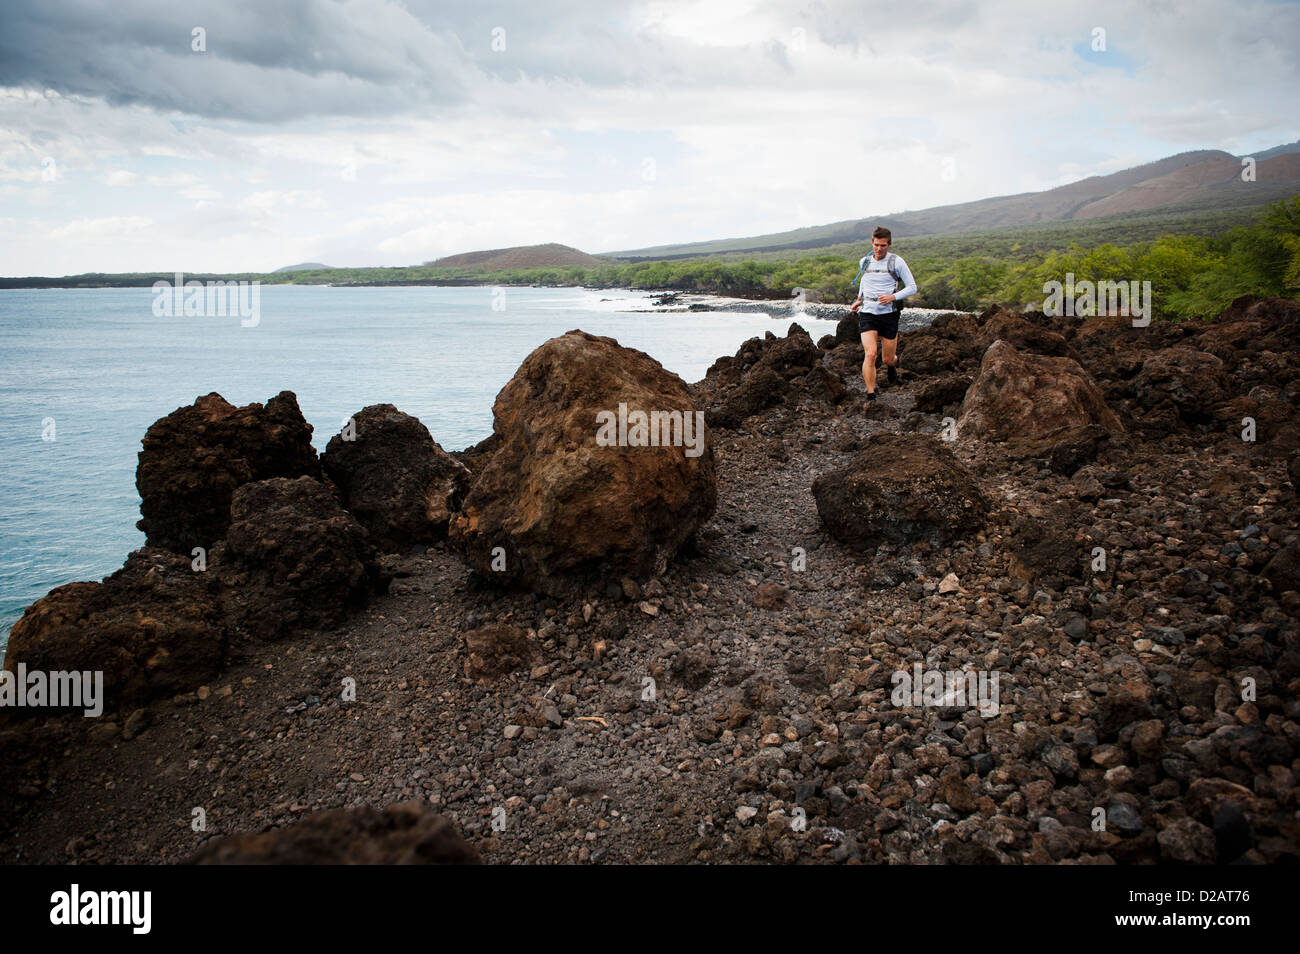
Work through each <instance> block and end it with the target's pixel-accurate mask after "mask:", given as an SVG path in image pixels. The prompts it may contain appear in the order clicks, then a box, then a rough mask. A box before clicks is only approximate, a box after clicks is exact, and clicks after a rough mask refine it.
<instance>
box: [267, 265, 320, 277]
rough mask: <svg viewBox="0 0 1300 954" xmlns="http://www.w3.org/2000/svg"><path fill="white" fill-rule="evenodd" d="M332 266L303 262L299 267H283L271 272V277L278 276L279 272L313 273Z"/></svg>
mask: <svg viewBox="0 0 1300 954" xmlns="http://www.w3.org/2000/svg"><path fill="white" fill-rule="evenodd" d="M333 267H334V266H333V265H322V264H321V263H320V262H303V263H301V264H300V265H285V266H283V267H282V268H277V269H276V270H275V271H273V272H271V274H272V275H278V274H280V273H281V272H313V271H320V270H322V269H327V268H333Z"/></svg>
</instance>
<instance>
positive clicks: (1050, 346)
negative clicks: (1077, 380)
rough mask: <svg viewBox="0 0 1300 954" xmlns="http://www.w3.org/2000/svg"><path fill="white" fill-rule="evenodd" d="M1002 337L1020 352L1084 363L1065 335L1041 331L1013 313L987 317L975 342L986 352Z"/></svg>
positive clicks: (1005, 312)
mask: <svg viewBox="0 0 1300 954" xmlns="http://www.w3.org/2000/svg"><path fill="white" fill-rule="evenodd" d="M999 338H1001V339H1002V340H1003V341H1009V342H1010V343H1011V344H1013V345H1015V346H1016V349H1017V350H1019V351H1032V352H1034V353H1035V354H1044V355H1050V356H1052V357H1058V358H1071V359H1073V360H1074V361H1081V360H1082V359H1081V358H1080V356H1079V353H1078V352H1077V351H1075V350H1074V349H1073V348H1071V347H1070V345H1069V343H1068V342H1067V341H1066V340H1065V337H1064V336H1063V335H1060V334H1057V333H1056V332H1055V331H1051V330H1049V329H1047V328H1041V327H1039V326H1038V325H1035V324H1033V323H1032V322H1030V321H1028V320H1027V319H1026V318H1025V317H1024V316H1023V315H1017V314H1015V313H1014V312H1009V311H999V312H996V313H994V314H993V315H990V316H988V318H987V319H986V320H985V321H984V323H983V324H982V325H981V326H980V329H979V331H978V332H977V333H976V335H975V343H976V344H977V345H978V346H979V348H980V350H981V351H985V350H987V349H988V347H989V345H991V344H993V342H995V341H997V340H998V339H999Z"/></svg>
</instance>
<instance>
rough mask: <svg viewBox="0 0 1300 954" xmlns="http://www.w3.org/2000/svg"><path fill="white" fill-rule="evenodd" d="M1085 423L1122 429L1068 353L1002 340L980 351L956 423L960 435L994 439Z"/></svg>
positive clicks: (1044, 433) (1037, 434)
mask: <svg viewBox="0 0 1300 954" xmlns="http://www.w3.org/2000/svg"><path fill="white" fill-rule="evenodd" d="M1086 424H1099V425H1101V426H1102V427H1104V428H1105V429H1106V430H1108V431H1112V432H1120V431H1122V430H1123V425H1121V424H1120V422H1119V418H1117V417H1116V416H1115V413H1114V412H1113V411H1112V410H1111V409H1110V408H1109V407H1107V405H1106V400H1105V398H1103V397H1102V394H1101V390H1100V389H1099V388H1098V387H1097V382H1096V381H1094V380H1093V379H1092V376H1091V375H1090V374H1088V372H1087V371H1085V370H1084V369H1083V367H1082V366H1081V365H1080V364H1079V363H1078V362H1077V361H1074V360H1072V359H1071V358H1054V357H1048V356H1046V355H1039V354H1031V353H1029V352H1025V351H1019V350H1018V349H1017V348H1016V347H1015V346H1014V345H1013V344H1011V343H1010V342H1008V341H1003V340H1001V339H999V340H997V341H995V342H993V344H991V345H990V346H989V349H988V350H987V351H986V352H984V360H983V361H982V362H981V363H980V369H979V374H978V376H977V377H976V378H975V383H974V384H972V385H971V387H970V390H969V391H967V392H966V397H965V399H964V400H963V401H962V406H961V418H960V419H959V420H958V422H957V426H958V428H959V430H960V431H961V433H962V435H963V436H967V435H969V436H972V437H980V438H984V439H986V440H994V441H1005V440H1008V439H1010V438H1013V437H1018V438H1036V437H1045V436H1047V435H1048V434H1051V433H1053V432H1056V431H1059V430H1061V429H1062V428H1069V427H1078V426H1081V425H1086Z"/></svg>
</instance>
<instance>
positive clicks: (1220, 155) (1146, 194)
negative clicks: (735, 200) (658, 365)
mask: <svg viewBox="0 0 1300 954" xmlns="http://www.w3.org/2000/svg"><path fill="white" fill-rule="evenodd" d="M1250 155H1251V157H1252V158H1253V159H1254V160H1255V181H1253V182H1244V181H1242V178H1241V173H1242V168H1243V166H1242V160H1243V159H1244V158H1245V157H1244V156H1233V155H1232V154H1230V153H1227V152H1223V151H1221V150H1218V149H1200V150H1194V151H1192V152H1184V153H1179V154H1178V155H1174V156H1167V157H1166V158H1164V159H1157V160H1156V161H1154V162H1148V163H1145V164H1144V165H1140V166H1134V167H1133V168H1131V169H1123V170H1121V171H1119V172H1114V173H1111V174H1110V175H1105V176H1090V177H1088V178H1087V179H1081V180H1080V181H1078V182H1071V183H1070V184H1068V185H1063V186H1057V187H1056V188H1054V189H1047V190H1045V191H1043V192H1022V193H1019V194H1017V195H1004V196H996V197H994V198H989V199H978V200H976V201H974V202H961V203H957V204H955V205H942V206H936V207H934V208H930V209H920V210H917V211H914V212H898V213H894V214H890V215H877V216H872V217H868V218H861V219H848V220H845V221H842V222H832V223H830V224H828V225H815V226H809V227H806V228H799V229H791V230H789V231H786V232H773V233H769V234H767V235H757V236H749V237H744V238H733V239H716V240H711V241H705V242H687V243H682V244H676V245H655V246H651V247H649V248H641V249H629V250H625V251H618V252H606V253H603V254H605V255H607V256H608V257H610V258H619V259H640V258H646V259H662V258H687V257H691V256H696V255H713V254H718V253H721V252H759V251H778V250H781V249H816V248H824V247H826V246H828V245H838V244H841V243H845V242H867V241H870V236H871V230H872V229H874V228H875V227H876V226H877V225H883V226H885V227H887V228H889V229H890V230H891V231H892V232H893V233H894V236H895V238H898V237H901V236H908V235H950V234H955V233H961V232H977V231H988V230H991V229H999V228H1007V227H1010V226H1017V225H1031V224H1035V223H1053V222H1070V221H1079V220H1087V219H1094V218H1100V217H1102V216H1107V215H1115V214H1119V213H1125V212H1136V211H1145V210H1151V209H1167V210H1169V211H1207V210H1214V209H1229V208H1242V207H1246V206H1253V205H1264V204H1266V203H1268V202H1276V201H1277V200H1279V199H1285V198H1288V197H1290V196H1292V195H1295V194H1296V193H1297V192H1300V141H1296V142H1292V143H1287V144H1285V145H1281V146H1274V147H1273V148H1271V149H1266V150H1262V151H1260V152H1257V153H1252V154H1250Z"/></svg>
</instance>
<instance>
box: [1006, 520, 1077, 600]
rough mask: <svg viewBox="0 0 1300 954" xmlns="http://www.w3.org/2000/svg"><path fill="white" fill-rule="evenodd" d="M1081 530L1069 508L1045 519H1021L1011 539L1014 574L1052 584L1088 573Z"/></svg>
mask: <svg viewBox="0 0 1300 954" xmlns="http://www.w3.org/2000/svg"><path fill="white" fill-rule="evenodd" d="M1078 531H1079V526H1078V523H1077V521H1076V518H1075V517H1074V516H1073V515H1072V514H1071V512H1070V510H1069V508H1068V507H1067V506H1065V505H1057V506H1056V507H1053V508H1052V509H1051V510H1049V511H1048V512H1047V513H1045V514H1043V515H1041V516H1038V515H1036V516H1027V515H1022V516H1017V517H1016V518H1015V519H1014V520H1013V521H1012V526H1011V533H1010V535H1009V540H1008V542H1009V546H1010V551H1011V560H1010V564H1009V569H1010V570H1011V573H1012V575H1014V576H1016V577H1019V578H1020V579H1022V580H1025V581H1027V582H1030V583H1040V582H1041V583H1045V584H1048V585H1060V584H1061V582H1062V581H1063V580H1064V579H1078V578H1079V577H1080V576H1082V574H1083V570H1084V553H1083V550H1082V548H1081V547H1080V545H1079V543H1078V542H1077V541H1076V534H1077V533H1078Z"/></svg>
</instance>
